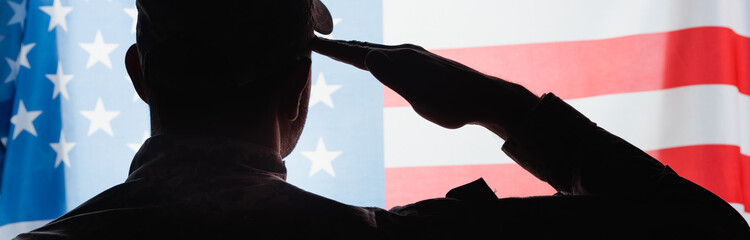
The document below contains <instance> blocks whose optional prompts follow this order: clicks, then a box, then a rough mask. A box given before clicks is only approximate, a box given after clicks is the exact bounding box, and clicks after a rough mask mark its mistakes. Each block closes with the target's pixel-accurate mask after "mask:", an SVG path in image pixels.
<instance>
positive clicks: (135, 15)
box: [122, 8, 138, 34]
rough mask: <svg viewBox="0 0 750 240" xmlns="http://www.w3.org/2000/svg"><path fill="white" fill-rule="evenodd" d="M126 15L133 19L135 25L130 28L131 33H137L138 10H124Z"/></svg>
mask: <svg viewBox="0 0 750 240" xmlns="http://www.w3.org/2000/svg"><path fill="white" fill-rule="evenodd" d="M122 10H123V11H125V14H127V15H128V16H130V17H131V18H133V25H132V26H131V27H130V33H131V34H132V33H135V27H136V26H137V25H138V24H137V23H138V9H136V8H123V9H122Z"/></svg>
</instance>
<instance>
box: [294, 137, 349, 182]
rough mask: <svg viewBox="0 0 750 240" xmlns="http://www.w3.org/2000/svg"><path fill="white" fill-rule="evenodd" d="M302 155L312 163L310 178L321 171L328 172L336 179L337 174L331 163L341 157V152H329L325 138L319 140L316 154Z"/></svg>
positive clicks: (306, 153) (305, 153) (303, 153)
mask: <svg viewBox="0 0 750 240" xmlns="http://www.w3.org/2000/svg"><path fill="white" fill-rule="evenodd" d="M302 155H303V156H305V157H306V158H307V159H310V161H312V166H311V167H310V176H312V175H313V174H315V173H317V172H319V171H320V170H323V171H326V172H327V173H328V174H331V176H333V177H335V176H336V174H335V173H334V172H333V165H331V162H332V161H333V159H336V158H337V157H338V156H339V155H341V151H330V152H329V151H328V150H326V145H325V143H323V138H319V139H318V146H317V147H316V148H315V152H302Z"/></svg>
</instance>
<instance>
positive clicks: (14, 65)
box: [5, 57, 21, 83]
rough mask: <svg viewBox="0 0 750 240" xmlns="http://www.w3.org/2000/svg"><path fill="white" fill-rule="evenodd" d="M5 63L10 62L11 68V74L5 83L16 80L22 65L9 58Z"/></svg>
mask: <svg viewBox="0 0 750 240" xmlns="http://www.w3.org/2000/svg"><path fill="white" fill-rule="evenodd" d="M5 61H6V62H8V67H9V68H10V73H9V74H8V77H6V78H5V82H6V83H8V82H12V81H13V80H16V78H17V77H18V72H19V71H20V70H21V64H18V62H16V61H13V59H10V58H7V57H6V58H5Z"/></svg>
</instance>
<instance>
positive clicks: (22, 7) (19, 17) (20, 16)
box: [8, 0, 26, 28]
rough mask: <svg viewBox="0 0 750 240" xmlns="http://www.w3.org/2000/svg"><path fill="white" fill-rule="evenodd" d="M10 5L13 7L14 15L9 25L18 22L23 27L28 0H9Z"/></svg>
mask: <svg viewBox="0 0 750 240" xmlns="http://www.w3.org/2000/svg"><path fill="white" fill-rule="evenodd" d="M8 5H10V8H11V9H13V17H11V18H10V21H8V26H10V25H13V24H16V23H18V24H21V28H23V24H24V22H25V21H26V0H21V3H20V4H19V3H16V2H14V1H11V0H8Z"/></svg>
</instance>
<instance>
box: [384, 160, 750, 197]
mask: <svg viewBox="0 0 750 240" xmlns="http://www.w3.org/2000/svg"><path fill="white" fill-rule="evenodd" d="M648 153H649V154H650V155H652V156H655V157H656V158H657V159H660V161H661V162H662V163H665V164H667V165H669V166H670V167H671V168H672V169H674V170H675V171H676V172H677V173H678V174H680V175H681V176H683V177H685V178H687V179H690V180H691V181H693V182H695V183H697V184H699V185H701V186H703V187H704V188H706V189H708V190H710V191H711V192H713V193H715V194H716V195H718V196H720V197H721V198H723V199H724V200H726V201H728V202H735V203H742V204H745V206H750V191H746V189H748V188H750V175H743V172H745V173H750V157H748V156H745V155H742V154H741V153H740V149H739V147H737V146H729V145H698V146H688V147H678V148H669V149H662V150H655V151H649V152H648ZM479 177H483V178H484V179H485V181H487V183H488V184H489V185H490V187H491V188H493V190H495V191H496V194H497V195H498V197H513V196H520V197H523V196H534V195H548V194H552V193H554V190H553V189H552V188H551V187H550V186H549V185H547V184H546V183H544V182H542V181H539V180H537V179H536V178H534V177H533V176H532V175H531V174H529V173H528V172H526V171H525V170H523V169H522V168H521V167H519V166H518V165H516V164H496V165H465V166H436V167H404V168H386V169H385V180H386V182H385V190H386V196H385V204H386V208H391V207H393V206H399V205H404V204H409V203H413V202H417V201H420V200H424V199H429V198H436V197H444V196H445V193H447V192H448V191H449V190H450V189H452V188H454V187H457V186H460V185H463V184H466V183H469V182H471V181H473V180H476V179H477V178H479Z"/></svg>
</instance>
